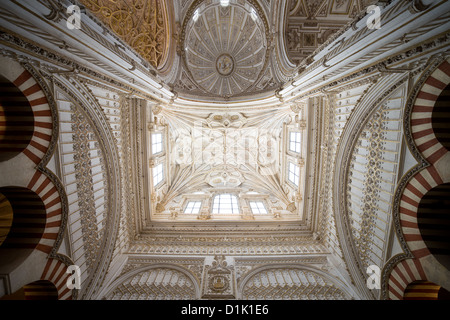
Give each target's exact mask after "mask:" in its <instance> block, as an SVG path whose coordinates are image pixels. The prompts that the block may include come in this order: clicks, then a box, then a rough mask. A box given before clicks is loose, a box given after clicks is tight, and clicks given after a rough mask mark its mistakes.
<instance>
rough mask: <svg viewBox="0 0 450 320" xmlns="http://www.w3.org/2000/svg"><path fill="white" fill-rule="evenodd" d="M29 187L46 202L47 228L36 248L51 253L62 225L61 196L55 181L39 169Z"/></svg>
mask: <svg viewBox="0 0 450 320" xmlns="http://www.w3.org/2000/svg"><path fill="white" fill-rule="evenodd" d="M27 188H28V189H30V190H32V191H34V192H35V193H36V194H37V195H38V196H39V197H40V198H41V200H42V202H43V203H44V206H45V210H46V223H45V229H44V233H43V235H42V237H41V239H40V241H39V243H38V245H37V247H36V249H37V250H40V251H42V252H45V253H47V254H49V253H50V252H51V250H52V249H53V246H54V245H55V241H56V239H57V236H58V233H59V229H60V226H61V219H62V210H61V208H62V207H61V196H60V194H59V192H58V190H57V188H56V187H55V185H54V184H53V182H52V181H51V180H50V179H49V178H48V177H47V176H46V175H44V174H43V173H41V172H39V171H36V172H35V174H34V175H33V177H32V178H31V180H30V182H29V183H28V185H27Z"/></svg>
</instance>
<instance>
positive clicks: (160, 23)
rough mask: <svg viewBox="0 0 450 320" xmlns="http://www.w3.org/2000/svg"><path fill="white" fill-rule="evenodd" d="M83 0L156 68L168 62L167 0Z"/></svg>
mask: <svg viewBox="0 0 450 320" xmlns="http://www.w3.org/2000/svg"><path fill="white" fill-rule="evenodd" d="M82 3H83V4H84V5H85V6H86V7H87V8H88V9H89V10H90V11H91V12H92V13H93V14H94V15H95V16H97V18H99V19H100V20H101V21H102V22H103V23H104V24H106V25H107V26H108V27H109V28H110V29H111V30H112V31H113V32H115V34H117V35H118V36H119V37H121V38H122V39H123V40H124V41H125V42H127V43H128V44H129V45H130V46H131V47H132V48H133V49H135V50H136V52H137V53H139V54H140V55H141V56H142V57H143V58H144V59H146V60H147V61H149V62H150V63H151V65H153V66H154V67H155V68H158V67H160V66H161V65H163V64H164V63H165V61H166V59H167V56H168V53H169V45H170V38H171V35H170V33H169V30H170V28H169V24H170V22H169V18H168V13H167V8H166V3H165V1H164V0H151V1H128V0H127V1H112V0H82Z"/></svg>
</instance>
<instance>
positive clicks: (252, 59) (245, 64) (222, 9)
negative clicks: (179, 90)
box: [185, 1, 266, 97]
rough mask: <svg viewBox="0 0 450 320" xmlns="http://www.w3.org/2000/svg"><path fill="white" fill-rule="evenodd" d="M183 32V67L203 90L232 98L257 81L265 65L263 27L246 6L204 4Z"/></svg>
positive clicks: (255, 13) (215, 2)
mask: <svg viewBox="0 0 450 320" xmlns="http://www.w3.org/2000/svg"><path fill="white" fill-rule="evenodd" d="M186 30H188V32H187V34H186V37H185V54H186V63H187V66H188V68H189V71H190V72H191V75H192V78H193V79H194V80H195V81H196V82H197V84H198V85H199V86H200V87H202V88H203V89H204V90H206V91H208V92H209V93H211V94H214V95H219V96H223V97H229V96H234V95H237V94H240V93H242V92H244V91H245V90H246V89H248V88H249V87H251V86H252V85H253V84H254V83H255V82H256V80H257V79H258V78H259V75H260V73H261V70H262V69H263V68H264V65H265V61H266V38H265V30H264V23H263V22H262V20H261V17H259V15H258V13H257V11H256V10H255V8H253V7H252V6H250V5H249V4H248V3H243V4H240V3H233V2H232V1H230V2H229V3H228V4H227V5H226V6H222V5H221V4H220V2H219V1H213V3H209V4H207V3H204V4H202V5H200V6H199V7H198V8H197V9H196V10H195V11H194V14H193V15H192V17H190V21H189V22H188V27H187V28H186Z"/></svg>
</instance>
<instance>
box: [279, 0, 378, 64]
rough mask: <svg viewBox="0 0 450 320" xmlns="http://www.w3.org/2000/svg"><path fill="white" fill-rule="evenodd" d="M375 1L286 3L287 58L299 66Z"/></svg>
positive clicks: (292, 1) (344, 0)
mask: <svg viewBox="0 0 450 320" xmlns="http://www.w3.org/2000/svg"><path fill="white" fill-rule="evenodd" d="M376 2H377V1H370V0H367V1H352V0H337V1H325V0H321V1H318V0H317V1H316V0H290V1H288V3H287V5H288V7H287V8H288V10H289V11H288V17H287V22H286V29H285V37H286V43H287V51H288V55H289V57H290V58H291V59H292V60H293V61H294V62H296V63H299V62H301V61H303V60H304V59H306V58H307V57H308V56H310V55H312V54H313V53H314V52H315V50H316V49H317V48H318V47H319V46H321V45H323V44H325V43H327V42H328V41H329V39H332V38H333V36H335V34H337V33H338V31H340V29H341V28H343V27H344V26H346V25H347V24H348V23H349V22H351V21H352V20H353V19H355V18H356V17H357V16H358V14H360V12H361V11H362V10H364V9H365V8H366V7H367V6H368V5H370V4H374V3H376Z"/></svg>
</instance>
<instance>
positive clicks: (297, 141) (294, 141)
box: [289, 132, 302, 153]
mask: <svg viewBox="0 0 450 320" xmlns="http://www.w3.org/2000/svg"><path fill="white" fill-rule="evenodd" d="M301 146H302V145H301V135H300V132H291V133H290V136H289V150H291V151H292V152H295V153H300V151H301Z"/></svg>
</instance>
